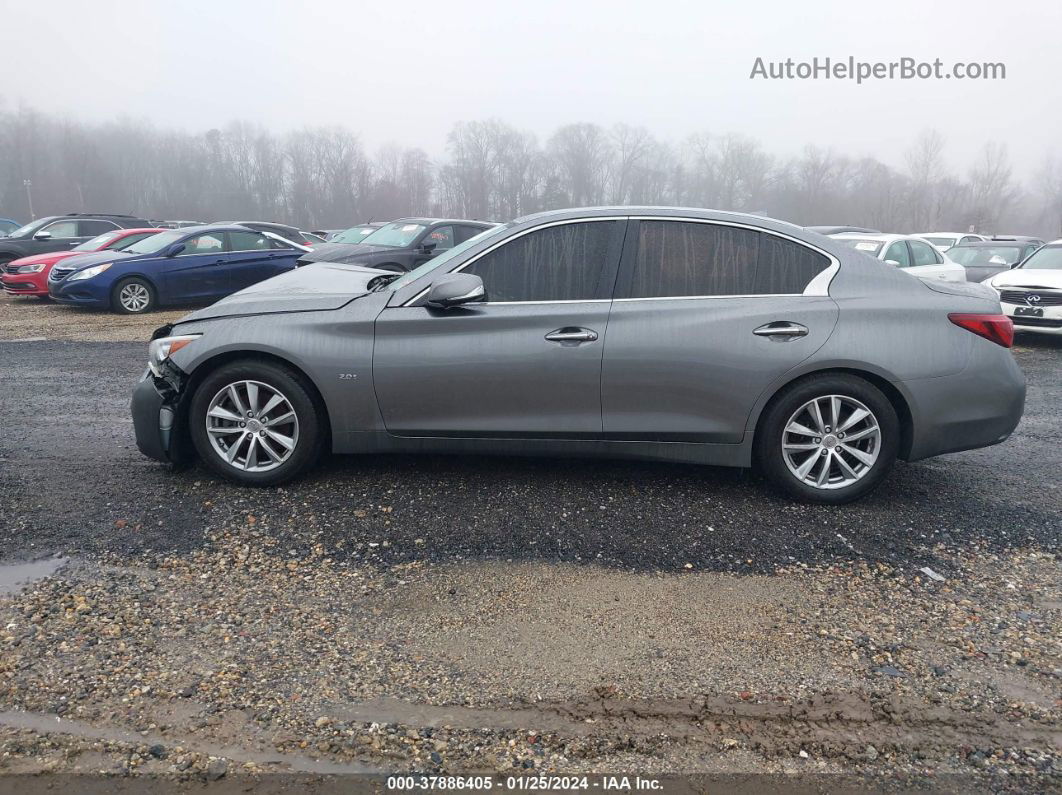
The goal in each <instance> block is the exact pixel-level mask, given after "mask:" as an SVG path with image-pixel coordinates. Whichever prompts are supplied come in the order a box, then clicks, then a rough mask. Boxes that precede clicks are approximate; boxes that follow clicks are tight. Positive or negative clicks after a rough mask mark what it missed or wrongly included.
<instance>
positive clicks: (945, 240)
mask: <svg viewBox="0 0 1062 795" xmlns="http://www.w3.org/2000/svg"><path fill="white" fill-rule="evenodd" d="M922 239H923V240H928V241H929V242H930V243H932V244H933V245H934V246H942V247H944V248H947V247H948V246H954V245H955V240H956V238H954V237H924V238H922Z"/></svg>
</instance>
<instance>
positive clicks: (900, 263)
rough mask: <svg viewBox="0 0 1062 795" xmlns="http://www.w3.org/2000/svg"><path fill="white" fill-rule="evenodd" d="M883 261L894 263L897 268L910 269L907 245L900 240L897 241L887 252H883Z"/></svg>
mask: <svg viewBox="0 0 1062 795" xmlns="http://www.w3.org/2000/svg"><path fill="white" fill-rule="evenodd" d="M885 261H886V262H888V261H892V262H895V263H896V265H897V267H900V268H910V267H911V255H910V253H909V252H908V251H907V244H906V243H905V242H903V241H902V240H897V241H896V242H895V243H893V244H892V245H891V246H889V248H888V250H887V251H886V252H885Z"/></svg>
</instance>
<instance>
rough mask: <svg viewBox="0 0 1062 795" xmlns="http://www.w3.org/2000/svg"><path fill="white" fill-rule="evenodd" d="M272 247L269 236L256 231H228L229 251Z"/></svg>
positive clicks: (257, 249) (258, 249)
mask: <svg viewBox="0 0 1062 795" xmlns="http://www.w3.org/2000/svg"><path fill="white" fill-rule="evenodd" d="M268 248H272V246H270V244H269V238H268V237H266V236H265V235H261V234H259V233H258V232H229V251H261V250H264V249H268Z"/></svg>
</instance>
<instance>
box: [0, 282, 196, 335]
mask: <svg viewBox="0 0 1062 795" xmlns="http://www.w3.org/2000/svg"><path fill="white" fill-rule="evenodd" d="M186 314H188V310H187V309H164V310H160V311H158V312H150V313H148V314H146V315H119V314H115V313H114V312H100V311H97V310H94V309H81V308H79V307H74V306H64V305H62V304H57V303H54V302H52V301H42V300H41V299H39V298H30V297H15V296H11V295H6V294H5V293H3V292H0V340H26V339H30V340H37V339H48V340H96V341H106V342H133V341H137V340H149V339H151V332H152V331H154V330H155V329H157V328H158V327H159V326H162V325H165V324H166V323H172V322H173V321H174V320H176V319H177V318H179V317H181V316H182V315H186Z"/></svg>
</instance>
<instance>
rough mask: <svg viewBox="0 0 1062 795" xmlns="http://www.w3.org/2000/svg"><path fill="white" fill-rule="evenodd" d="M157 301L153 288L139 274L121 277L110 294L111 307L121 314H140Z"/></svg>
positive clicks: (150, 308)
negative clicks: (126, 277) (125, 277)
mask: <svg viewBox="0 0 1062 795" xmlns="http://www.w3.org/2000/svg"><path fill="white" fill-rule="evenodd" d="M157 302H158V301H157V299H156V296H155V288H154V287H153V286H152V285H151V283H150V282H147V281H145V280H144V279H141V278H140V277H139V276H132V277H130V278H128V279H122V280H121V281H120V282H118V284H116V285H114V291H113V292H112V294H111V307H112V308H113V309H114V311H115V312H117V313H119V314H121V315H142V314H144V313H145V312H150V311H151V310H152V309H154V308H155V304H156V303H157Z"/></svg>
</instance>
